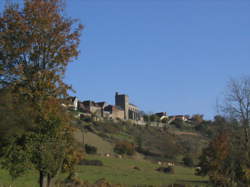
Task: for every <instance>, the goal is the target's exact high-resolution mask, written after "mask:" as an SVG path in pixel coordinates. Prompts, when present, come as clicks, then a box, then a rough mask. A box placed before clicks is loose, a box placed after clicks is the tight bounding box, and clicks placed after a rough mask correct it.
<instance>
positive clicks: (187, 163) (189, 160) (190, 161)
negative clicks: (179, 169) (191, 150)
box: [182, 156, 194, 167]
mask: <svg viewBox="0 0 250 187" xmlns="http://www.w3.org/2000/svg"><path fill="white" fill-rule="evenodd" d="M182 161H183V164H184V165H185V166H187V167H193V166H194V162H193V159H192V158H191V157H189V156H185V157H184V158H183V159H182Z"/></svg>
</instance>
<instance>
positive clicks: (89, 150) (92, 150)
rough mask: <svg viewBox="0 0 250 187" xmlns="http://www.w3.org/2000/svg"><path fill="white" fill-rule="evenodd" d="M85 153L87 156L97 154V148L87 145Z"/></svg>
mask: <svg viewBox="0 0 250 187" xmlns="http://www.w3.org/2000/svg"><path fill="white" fill-rule="evenodd" d="M85 151H86V153H87V154H96V152H97V148H96V147H95V146H92V145H88V144H85Z"/></svg>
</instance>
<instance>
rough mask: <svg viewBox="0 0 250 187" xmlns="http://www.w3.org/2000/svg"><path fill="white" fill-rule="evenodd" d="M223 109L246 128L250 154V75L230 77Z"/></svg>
mask: <svg viewBox="0 0 250 187" xmlns="http://www.w3.org/2000/svg"><path fill="white" fill-rule="evenodd" d="M219 107H220V109H221V111H222V112H223V113H224V114H225V115H226V116H227V117H229V118H230V119H233V120H237V121H238V122H239V123H240V124H241V125H242V126H243V129H242V130H244V137H245V140H244V141H243V142H242V143H243V144H244V145H245V151H246V152H247V154H248V155H249V156H248V158H250V154H249V151H250V150H248V148H249V134H248V131H249V130H248V128H249V125H250V77H249V76H243V77H241V78H240V79H230V80H229V82H228V85H227V90H226V94H225V99H224V104H223V105H220V106H219Z"/></svg>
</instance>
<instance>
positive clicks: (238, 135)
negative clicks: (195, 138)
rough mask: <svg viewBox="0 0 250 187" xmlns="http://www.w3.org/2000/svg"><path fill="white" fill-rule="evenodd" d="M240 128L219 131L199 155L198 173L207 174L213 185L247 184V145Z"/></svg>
mask: <svg viewBox="0 0 250 187" xmlns="http://www.w3.org/2000/svg"><path fill="white" fill-rule="evenodd" d="M242 134H243V132H242V129H241V128H240V129H239V130H237V131H234V132H230V131H224V132H220V133H219V134H218V135H217V136H216V137H215V138H214V139H213V140H212V141H211V142H210V144H209V145H208V147H207V148H205V149H204V150H203V153H202V155H201V156H200V159H199V160H200V162H199V166H200V167H201V170H199V171H198V172H197V174H199V175H203V176H204V175H208V176H209V178H210V181H211V182H212V183H213V184H214V185H215V186H235V185H236V186H247V185H248V184H249V176H248V175H247V171H249V164H248V163H249V150H250V149H249V147H248V148H247V149H246V147H245V146H244V144H242V142H244V138H243V137H242Z"/></svg>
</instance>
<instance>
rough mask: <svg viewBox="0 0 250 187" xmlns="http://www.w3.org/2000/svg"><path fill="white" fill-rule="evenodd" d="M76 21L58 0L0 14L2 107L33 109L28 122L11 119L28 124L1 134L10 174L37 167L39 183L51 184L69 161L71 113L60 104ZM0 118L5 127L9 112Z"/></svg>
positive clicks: (73, 53) (31, 0)
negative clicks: (6, 94)
mask: <svg viewBox="0 0 250 187" xmlns="http://www.w3.org/2000/svg"><path fill="white" fill-rule="evenodd" d="M76 23H77V20H74V19H70V18H67V17H65V16H63V4H62V1H61V0H24V4H23V7H22V8H20V7H19V5H18V4H12V5H9V6H7V7H6V8H5V10H4V12H3V13H2V14H1V15H0V89H1V90H8V91H9V93H10V97H11V100H12V101H13V103H9V104H7V105H6V108H8V107H9V106H11V104H13V105H19V104H20V103H22V105H20V106H24V108H25V109H26V110H27V111H28V110H29V109H30V111H32V112H31V113H29V114H32V115H30V116H29V118H27V119H29V120H26V121H21V120H20V119H21V117H22V116H25V114H27V113H22V114H23V115H19V114H18V115H17V116H16V117H17V120H15V121H12V123H13V124H14V125H13V126H16V127H18V125H19V123H23V124H26V123H27V124H28V123H31V124H32V126H31V127H29V125H27V127H29V128H26V129H25V131H23V133H19V134H10V136H8V137H7V136H6V137H7V138H5V142H4V144H2V145H1V150H0V152H1V153H2V154H0V155H1V156H2V157H3V158H4V159H3V162H4V164H3V166H5V168H7V169H9V171H10V174H11V175H12V176H13V177H17V176H19V175H20V174H22V173H23V172H24V171H25V169H28V167H33V168H35V169H37V170H38V171H39V173H40V180H39V181H40V186H42V187H44V186H51V185H52V179H53V178H54V177H55V176H56V175H57V174H58V173H60V172H61V170H62V169H63V168H65V167H64V163H66V162H67V160H68V163H74V161H73V160H74V159H73V160H72V159H71V157H70V156H69V154H71V155H72V154H74V153H73V151H72V148H71V147H72V145H73V144H72V131H73V128H72V127H71V125H70V121H71V117H70V115H69V113H68V112H67V111H65V109H64V108H63V107H62V106H61V104H62V102H63V99H64V98H65V97H66V96H67V91H68V89H70V86H68V85H66V84H65V83H64V82H63V76H64V73H65V70H66V67H67V65H68V63H69V62H71V61H72V60H73V58H75V57H77V56H78V53H79V51H78V49H77V47H78V45H79V38H80V32H81V30H82V26H81V25H75V24H76ZM15 97H16V98H17V99H16V100H15V99H13V98H15ZM6 108H4V109H6ZM9 108H11V110H12V111H14V113H16V112H17V110H16V109H15V108H13V107H9ZM3 118H4V119H3V120H0V126H1V128H0V129H8V128H6V127H7V126H8V125H9V121H8V120H7V119H9V118H10V115H6V116H3ZM24 126H26V125H24ZM1 143H2V142H1ZM16 158H19V159H16ZM69 158H70V159H69ZM70 160H71V161H70ZM24 161H25V162H24ZM26 163H27V164H26ZM70 168H72V167H71V166H70Z"/></svg>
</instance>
